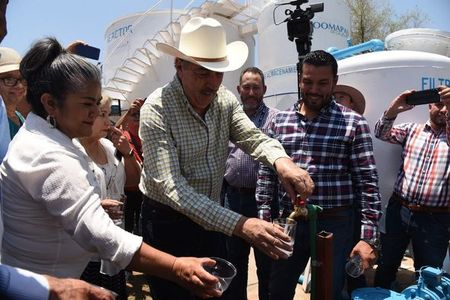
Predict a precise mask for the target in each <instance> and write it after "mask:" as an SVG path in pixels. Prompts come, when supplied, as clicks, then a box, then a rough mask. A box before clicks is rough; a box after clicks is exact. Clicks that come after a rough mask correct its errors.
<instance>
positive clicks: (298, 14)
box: [285, 0, 324, 41]
mask: <svg viewBox="0 0 450 300" xmlns="http://www.w3.org/2000/svg"><path fill="white" fill-rule="evenodd" d="M307 2H308V0H301V1H292V2H290V3H289V4H291V5H297V7H296V9H295V10H293V11H292V10H290V9H286V11H285V14H286V15H287V16H289V17H288V19H287V31H288V39H289V40H290V41H293V40H294V39H295V38H297V39H301V40H308V39H311V36H312V33H313V31H314V27H313V26H312V24H311V19H312V18H314V14H315V13H316V12H322V11H323V8H324V5H323V3H317V4H313V5H311V6H310V7H308V8H307V9H305V10H302V9H301V8H300V5H302V4H303V3H307Z"/></svg>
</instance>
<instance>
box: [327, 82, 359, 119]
mask: <svg viewBox="0 0 450 300" xmlns="http://www.w3.org/2000/svg"><path fill="white" fill-rule="evenodd" d="M334 99H335V100H336V102H337V103H339V104H342V105H344V106H346V107H348V108H351V109H353V110H354V111H356V112H357V113H358V114H360V115H363V114H364V110H365V109H366V100H365V99H364V96H363V94H362V93H361V92H360V91H359V90H358V89H356V88H354V87H352V86H349V85H345V84H338V85H336V87H335V88H334Z"/></svg>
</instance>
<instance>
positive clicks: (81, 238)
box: [0, 113, 142, 278]
mask: <svg viewBox="0 0 450 300" xmlns="http://www.w3.org/2000/svg"><path fill="white" fill-rule="evenodd" d="M93 170H94V166H93V165H92V164H91V163H90V162H88V159H87V157H86V154H85V153H84V152H82V151H81V150H80V149H79V148H78V147H77V146H76V145H75V144H74V143H73V141H72V140H71V139H70V138H69V137H67V136H66V135H65V134H63V133H62V132H61V131H59V130H58V129H55V128H50V127H49V125H48V124H47V122H46V121H45V120H44V119H43V118H41V117H39V116H37V115H35V114H33V113H30V114H29V115H28V117H27V120H26V121H25V124H24V125H23V126H22V128H21V129H20V130H19V132H18V133H17V135H16V136H15V137H14V140H13V141H12V142H11V144H10V151H9V152H8V155H7V156H6V157H5V159H4V161H3V164H2V165H1V167H0V171H1V178H0V184H1V185H2V192H3V195H2V209H3V222H4V235H3V245H2V257H1V261H2V263H5V264H8V265H10V266H14V267H20V268H24V269H27V270H30V271H33V272H36V273H40V274H49V275H52V276H56V277H72V278H79V277H80V275H81V274H82V272H83V270H84V268H85V267H86V265H87V263H88V262H89V260H90V258H91V257H92V256H93V254H95V253H98V254H99V255H100V257H101V258H103V259H108V260H111V261H113V262H114V263H115V264H117V266H119V267H120V268H125V267H126V266H128V264H129V263H130V261H131V259H132V258H133V256H134V254H135V253H136V251H137V250H138V249H139V247H140V246H141V244H142V238H141V237H138V236H135V235H132V234H131V233H128V232H126V231H125V230H122V229H120V228H119V227H117V226H115V225H114V223H113V222H112V220H111V219H110V218H109V216H108V215H107V214H106V212H105V210H104V209H103V208H102V207H101V206H100V199H99V194H100V188H99V186H98V183H97V181H96V178H95V175H94V172H93Z"/></svg>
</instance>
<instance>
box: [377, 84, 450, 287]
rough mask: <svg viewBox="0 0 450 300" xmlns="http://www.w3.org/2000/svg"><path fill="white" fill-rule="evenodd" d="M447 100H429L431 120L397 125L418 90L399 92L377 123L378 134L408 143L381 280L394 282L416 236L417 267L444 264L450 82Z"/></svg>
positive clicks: (391, 207)
mask: <svg viewBox="0 0 450 300" xmlns="http://www.w3.org/2000/svg"><path fill="white" fill-rule="evenodd" d="M438 90H439V92H440V95H441V101H440V102H438V103H433V104H429V105H428V109H429V114H430V118H429V120H428V121H427V122H426V123H425V124H417V123H405V124H400V125H396V126H393V125H394V121H395V119H396V117H397V115H398V114H399V113H402V112H405V111H408V110H411V109H413V108H414V106H413V105H409V104H407V103H406V98H407V96H408V95H410V94H411V93H412V91H405V92H403V93H402V94H400V95H399V96H398V97H396V98H395V99H394V100H393V101H392V103H391V104H390V105H389V107H388V109H387V110H386V112H385V113H384V114H383V116H382V117H381V118H380V119H379V120H378V122H377V124H376V126H375V136H376V137H377V138H379V139H381V140H383V141H386V142H388V143H392V144H399V145H401V146H402V148H403V151H402V159H403V163H402V165H401V166H400V170H399V172H398V175H397V180H396V182H395V185H394V193H393V194H392V196H391V198H390V199H389V204H388V206H387V209H386V232H385V233H383V234H381V246H382V252H381V254H382V255H381V258H380V262H379V264H378V268H377V273H376V276H375V284H376V285H377V286H381V287H383V288H388V289H389V288H391V284H392V282H393V281H394V280H395V275H396V273H397V269H398V267H399V266H400V263H401V260H402V258H403V254H404V253H405V250H406V247H407V246H408V244H409V243H410V241H412V246H413V251H414V267H415V269H416V271H418V270H420V268H422V267H423V266H432V267H438V268H442V264H443V262H444V259H445V255H446V253H447V249H448V243H449V239H450V189H449V187H450V185H449V180H450V167H449V165H450V147H449V145H450V121H449V119H448V111H449V109H450V87H444V86H441V87H439V88H438Z"/></svg>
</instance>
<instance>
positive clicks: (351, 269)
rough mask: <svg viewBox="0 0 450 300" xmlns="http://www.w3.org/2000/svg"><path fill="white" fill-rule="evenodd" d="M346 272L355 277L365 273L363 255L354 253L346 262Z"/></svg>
mask: <svg viewBox="0 0 450 300" xmlns="http://www.w3.org/2000/svg"><path fill="white" fill-rule="evenodd" d="M345 272H347V274H348V275H349V276H351V277H353V278H358V277H359V276H361V275H362V273H364V268H363V264H362V259H361V256H359V255H358V254H356V255H353V257H352V258H350V259H349V260H348V262H347V263H346V264H345Z"/></svg>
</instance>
